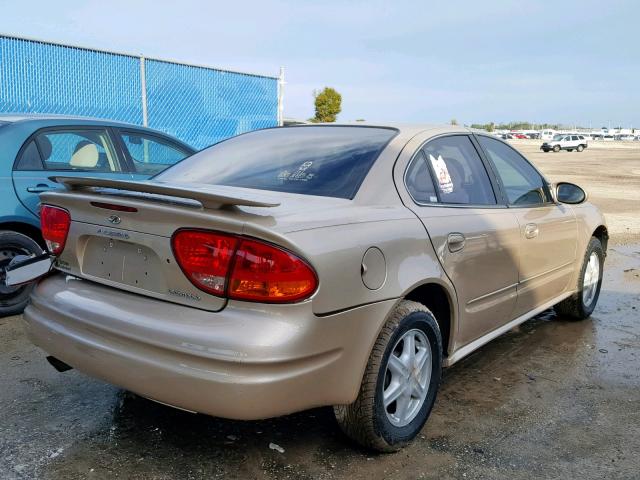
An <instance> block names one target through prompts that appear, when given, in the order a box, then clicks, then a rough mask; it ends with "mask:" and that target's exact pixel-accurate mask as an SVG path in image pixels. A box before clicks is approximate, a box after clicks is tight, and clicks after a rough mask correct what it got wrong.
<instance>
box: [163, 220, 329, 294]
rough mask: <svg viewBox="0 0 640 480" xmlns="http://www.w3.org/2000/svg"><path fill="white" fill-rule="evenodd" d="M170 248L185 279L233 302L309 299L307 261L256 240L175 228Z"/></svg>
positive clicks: (313, 281)
mask: <svg viewBox="0 0 640 480" xmlns="http://www.w3.org/2000/svg"><path fill="white" fill-rule="evenodd" d="M172 246H173V252H174V255H175V257H176V260H177V261H178V264H179V265H180V268H181V269H182V271H183V272H184V274H185V275H186V276H187V278H189V280H190V281H191V283H193V284H194V285H195V286H196V287H198V288H199V289H201V290H204V291H205V292H208V293H211V294H213V295H217V296H225V295H226V296H228V297H229V298H233V299H238V300H248V301H253V302H264V303H290V302H296V301H299V300H303V299H305V298H308V297H310V296H311V295H312V294H313V292H315V290H316V288H317V287H318V279H317V277H316V274H315V272H314V270H313V269H312V268H311V266H309V264H308V263H307V262H305V261H304V260H302V259H301V258H299V257H297V256H296V255H294V254H292V253H290V252H288V251H286V250H284V249H282V248H279V247H276V246H274V245H271V244H268V243H265V242H261V241H258V240H252V239H246V238H242V237H237V236H233V235H227V234H221V233H217V232H207V231H200V230H179V231H178V232H176V233H175V234H174V236H173V239H172Z"/></svg>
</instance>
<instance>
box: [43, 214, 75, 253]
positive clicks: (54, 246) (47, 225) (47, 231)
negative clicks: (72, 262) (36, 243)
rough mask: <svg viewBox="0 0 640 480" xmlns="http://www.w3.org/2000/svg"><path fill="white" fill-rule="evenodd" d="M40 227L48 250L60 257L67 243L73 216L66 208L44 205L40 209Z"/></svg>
mask: <svg viewBox="0 0 640 480" xmlns="http://www.w3.org/2000/svg"><path fill="white" fill-rule="evenodd" d="M40 226H41V227H42V237H43V238H44V241H45V242H46V244H47V249H48V250H49V251H50V252H51V253H52V254H54V255H60V254H61V253H62V251H63V250H64V245H65V243H67V235H68V234H69V227H70V226H71V215H69V212H67V211H66V210H65V209H64V208H60V207H54V206H52V205H42V207H41V208H40Z"/></svg>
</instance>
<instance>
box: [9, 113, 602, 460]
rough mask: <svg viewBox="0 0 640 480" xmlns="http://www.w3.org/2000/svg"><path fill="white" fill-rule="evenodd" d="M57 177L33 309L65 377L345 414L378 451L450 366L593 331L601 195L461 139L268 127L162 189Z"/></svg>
mask: <svg viewBox="0 0 640 480" xmlns="http://www.w3.org/2000/svg"><path fill="white" fill-rule="evenodd" d="M60 182H61V183H63V184H64V185H65V186H66V187H67V190H65V191H56V192H46V193H43V194H42V202H43V214H42V224H43V232H44V234H45V235H44V236H45V239H46V240H47V243H48V245H50V247H51V253H52V254H53V255H55V257H56V259H55V264H54V265H55V271H54V273H53V274H51V275H49V276H47V277H46V278H44V279H42V280H41V281H40V282H39V283H38V285H37V287H36V289H35V290H34V292H33V294H32V300H31V303H30V304H29V305H28V306H27V308H26V310H25V313H24V318H25V325H26V328H27V333H28V336H29V338H30V339H31V340H32V341H33V342H34V343H35V344H36V345H38V346H40V347H41V348H42V349H44V350H45V351H46V352H48V354H49V355H51V356H53V357H54V358H52V359H50V361H51V363H52V364H53V365H54V366H56V365H57V367H58V368H61V369H62V370H64V369H66V368H68V367H69V366H71V367H75V368H78V369H79V370H81V371H83V372H85V373H88V374H90V375H93V376H95V377H97V378H101V379H103V380H105V381H108V382H110V383H113V384H115V385H119V386H121V387H123V388H125V389H127V390H131V391H133V392H135V393H138V394H140V395H142V396H144V397H147V398H150V399H154V400H156V401H158V402H161V403H164V404H167V405H172V406H175V407H178V408H182V409H186V410H190V411H194V412H201V413H206V414H210V415H214V416H218V417H226V418H233V419H242V420H252V419H262V418H268V417H274V416H278V415H285V414H289V413H292V412H296V411H300V410H305V409H309V408H313V407H319V406H333V407H334V412H335V416H336V418H337V420H338V423H339V425H340V426H341V428H342V429H343V430H344V432H345V433H346V434H347V435H349V436H350V437H351V438H353V439H354V440H355V441H357V442H359V443H360V444H362V445H364V446H366V447H368V448H372V449H376V450H380V451H394V450H397V449H399V448H401V447H402V446H403V445H405V444H407V443H408V442H410V441H411V440H412V439H413V438H414V437H415V436H416V435H417V434H418V433H419V432H420V430H421V429H422V426H423V425H424V423H425V422H426V421H427V418H428V417H429V414H430V412H431V409H432V407H433V404H434V402H435V399H436V394H437V392H438V389H439V386H440V379H441V370H442V367H443V366H450V365H453V364H454V363H456V362H457V361H459V360H460V359H462V358H464V357H465V356H467V355H469V354H470V353H471V352H473V351H475V350H476V349H478V348H479V347H481V346H482V345H484V344H485V343H487V342H489V341H491V340H492V339H494V338H496V337H497V336H498V335H501V334H502V333H505V332H507V331H509V330H511V329H512V328H514V327H515V326H517V325H519V324H521V323H522V322H524V321H526V320H527V319H529V318H531V317H533V316H534V315H536V314H538V313H540V312H542V311H544V310H546V309H548V308H550V307H552V306H555V307H556V309H557V310H558V311H559V312H560V313H562V314H563V315H566V316H569V317H573V318H575V319H584V318H587V317H588V316H589V315H590V314H591V312H592V311H593V309H594V308H595V305H596V302H597V300H598V294H599V291H600V285H601V282H602V271H603V262H604V259H605V252H606V246H607V238H608V236H607V230H606V226H605V224H604V218H603V216H602V214H601V213H600V212H599V211H598V209H597V208H596V207H595V206H593V205H591V204H589V203H588V202H586V194H585V192H584V191H583V190H582V189H580V187H578V186H576V185H572V184H569V183H559V184H558V185H556V186H552V185H551V184H550V183H549V182H548V181H547V180H546V179H545V178H544V177H543V176H542V174H541V173H540V172H539V171H538V170H537V169H536V168H535V167H534V166H533V165H532V164H531V163H530V162H529V161H528V160H527V159H526V158H525V157H523V156H522V155H521V154H520V153H519V152H518V151H517V150H515V149H514V148H513V147H511V146H510V145H509V144H507V143H505V142H503V141H501V140H498V139H496V138H494V137H493V136H492V135H489V134H485V133H480V132H477V133H474V132H472V131H470V130H468V129H466V128H461V127H456V126H443V127H432V126H431V127H428V126H424V127H421V126H412V127H403V128H395V127H393V126H387V125H366V126H365V125H362V126H354V125H302V126H294V127H284V128H271V129H265V130H259V131H256V132H250V133H246V134H243V135H239V136H237V137H233V138H231V139H229V140H225V141H223V142H220V143H218V144H216V145H214V146H212V147H209V148H207V149H205V150H203V151H201V152H199V153H197V154H195V155H192V156H191V157H190V158H188V159H186V160H185V161H183V162H181V163H180V164H178V165H175V166H173V167H171V168H169V169H168V170H166V171H164V172H163V173H161V174H160V175H158V176H157V177H155V178H154V179H153V180H152V181H149V182H144V183H142V182H131V181H121V180H114V179H105V178H77V177H75V178H74V177H70V176H68V175H67V176H65V177H64V178H60ZM390 186H391V188H389V187H390ZM168 199H171V201H168ZM42 261H44V262H45V264H46V269H45V270H44V271H47V270H48V268H50V267H51V262H52V260H51V259H50V258H49V257H48V256H45V257H44V258H43V259H42ZM47 262H48V263H47ZM28 267H32V265H28ZM21 269H22V267H18V268H17V270H16V271H14V272H12V274H18V272H19V271H20V270H21ZM31 278H33V277H31ZM69 278H72V279H73V280H72V281H70V280H69ZM457 407H458V406H453V407H452V408H457Z"/></svg>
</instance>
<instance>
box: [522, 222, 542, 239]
mask: <svg viewBox="0 0 640 480" xmlns="http://www.w3.org/2000/svg"><path fill="white" fill-rule="evenodd" d="M538 231H539V230H538V225H536V224H535V223H527V224H526V225H525V226H524V236H525V238H536V237H537V236H538Z"/></svg>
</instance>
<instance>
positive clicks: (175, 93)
mask: <svg viewBox="0 0 640 480" xmlns="http://www.w3.org/2000/svg"><path fill="white" fill-rule="evenodd" d="M141 61H142V60H141V58H140V57H137V56H132V55H125V54H119V53H110V52H105V51H98V50H90V49H85V48H79V47H72V46H66V45H58V44H52V43H47V42H41V41H35V40H26V39H20V38H14V37H6V36H0V112H20V113H22V112H28V113H57V114H66V115H81V116H87V117H97V118H108V119H113V120H120V121H124V122H129V123H134V124H138V125H142V124H143V101H144V95H143V85H146V87H145V92H144V93H146V106H147V123H148V126H149V127H151V128H156V129H158V130H162V131H164V132H167V133H169V134H172V135H175V136H176V137H178V138H180V139H181V140H183V141H185V142H187V143H189V144H191V145H193V146H194V147H196V148H203V147H205V146H207V145H211V144H212V143H215V142H218V141H220V140H223V139H225V138H228V137H231V136H233V135H237V134H239V133H243V132H247V131H249V130H255V129H257V128H264V127H272V126H275V125H277V123H278V80H277V78H276V77H269V76H261V75H253V74H245V73H237V72H230V71H226V70H218V69H214V68H207V67H200V66H193V65H188V64H183V63H176V62H170V61H165V60H156V59H149V58H146V59H145V60H144V68H143V69H141ZM143 71H144V77H145V78H144V82H143V78H142V72H143Z"/></svg>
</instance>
